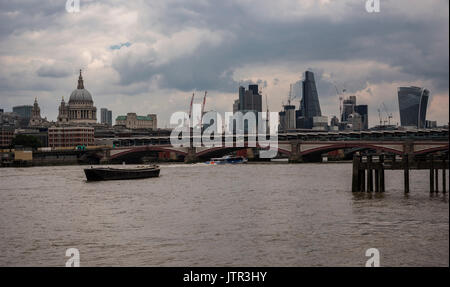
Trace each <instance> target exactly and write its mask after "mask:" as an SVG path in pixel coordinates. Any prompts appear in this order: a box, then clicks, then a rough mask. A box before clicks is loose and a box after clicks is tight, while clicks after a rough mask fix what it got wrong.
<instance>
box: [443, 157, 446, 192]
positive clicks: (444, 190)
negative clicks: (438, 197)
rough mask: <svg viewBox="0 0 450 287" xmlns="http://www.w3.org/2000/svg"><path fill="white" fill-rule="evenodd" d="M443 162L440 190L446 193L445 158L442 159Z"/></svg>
mask: <svg viewBox="0 0 450 287" xmlns="http://www.w3.org/2000/svg"><path fill="white" fill-rule="evenodd" d="M443 162H444V166H443V167H442V192H443V193H446V192H447V190H446V189H447V183H446V181H447V177H446V174H445V167H446V165H445V164H446V163H445V159H444V160H443Z"/></svg>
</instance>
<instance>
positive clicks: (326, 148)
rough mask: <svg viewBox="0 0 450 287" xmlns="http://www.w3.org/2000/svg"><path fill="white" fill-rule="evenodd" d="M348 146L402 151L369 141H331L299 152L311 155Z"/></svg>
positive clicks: (399, 152)
mask: <svg viewBox="0 0 450 287" xmlns="http://www.w3.org/2000/svg"><path fill="white" fill-rule="evenodd" d="M348 148H358V149H371V150H376V151H379V152H389V153H394V154H402V153H403V151H400V150H397V149H394V148H389V147H385V146H378V145H376V144H369V143H337V144H336V143H333V144H330V145H322V146H320V147H316V148H311V149H307V150H305V151H302V152H300V154H301V155H302V156H303V155H312V154H318V153H326V152H330V151H334V150H339V149H348Z"/></svg>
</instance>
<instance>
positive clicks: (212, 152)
mask: <svg viewBox="0 0 450 287" xmlns="http://www.w3.org/2000/svg"><path fill="white" fill-rule="evenodd" d="M247 148H256V149H258V150H263V148H262V147H260V146H259V144H257V145H256V147H249V146H243V147H236V146H233V147H224V146H220V147H212V148H209V149H205V150H202V151H199V152H197V153H196V154H195V155H196V156H197V157H201V158H208V157H220V156H223V155H226V154H227V153H230V152H233V151H238V150H243V149H247ZM277 151H278V152H279V153H281V154H284V155H287V156H289V155H290V154H291V151H289V150H286V149H283V148H280V147H278V148H277Z"/></svg>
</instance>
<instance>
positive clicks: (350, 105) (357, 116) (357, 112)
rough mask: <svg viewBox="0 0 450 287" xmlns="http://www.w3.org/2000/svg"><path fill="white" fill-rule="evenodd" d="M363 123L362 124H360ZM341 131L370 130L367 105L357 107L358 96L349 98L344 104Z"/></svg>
mask: <svg viewBox="0 0 450 287" xmlns="http://www.w3.org/2000/svg"><path fill="white" fill-rule="evenodd" d="M358 121H361V122H358ZM339 126H340V127H341V129H347V130H367V129H369V113H368V106H367V105H357V104H356V96H349V97H348V98H347V99H344V101H343V102H342V114H341V124H340V125H339Z"/></svg>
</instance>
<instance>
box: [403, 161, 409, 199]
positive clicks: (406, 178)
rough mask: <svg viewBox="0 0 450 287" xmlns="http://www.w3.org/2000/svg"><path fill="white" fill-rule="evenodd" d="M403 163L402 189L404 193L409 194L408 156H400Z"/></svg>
mask: <svg viewBox="0 0 450 287" xmlns="http://www.w3.org/2000/svg"><path fill="white" fill-rule="evenodd" d="M402 161H403V181H404V184H403V187H404V189H405V193H408V192H409V159H408V154H406V153H405V154H403V156H402Z"/></svg>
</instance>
